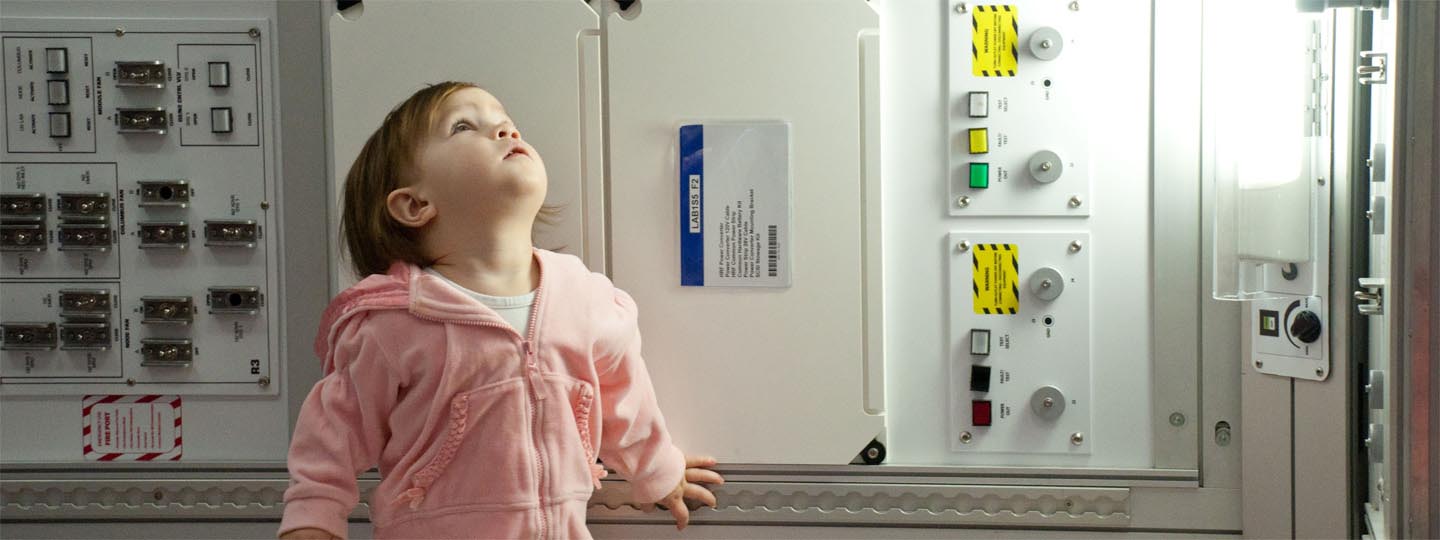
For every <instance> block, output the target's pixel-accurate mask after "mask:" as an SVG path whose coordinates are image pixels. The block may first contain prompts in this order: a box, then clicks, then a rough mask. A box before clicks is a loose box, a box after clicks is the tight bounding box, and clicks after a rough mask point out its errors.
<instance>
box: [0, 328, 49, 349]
mask: <svg viewBox="0 0 1440 540" xmlns="http://www.w3.org/2000/svg"><path fill="white" fill-rule="evenodd" d="M0 335H3V341H0V349H4V350H7V351H46V350H54V349H55V341H56V339H55V336H56V333H55V323H53V322H52V323H46V322H7V323H0Z"/></svg>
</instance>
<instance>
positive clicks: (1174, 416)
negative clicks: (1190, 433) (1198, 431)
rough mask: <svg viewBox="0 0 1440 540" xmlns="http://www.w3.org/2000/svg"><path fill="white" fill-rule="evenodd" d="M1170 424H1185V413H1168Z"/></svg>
mask: <svg viewBox="0 0 1440 540" xmlns="http://www.w3.org/2000/svg"><path fill="white" fill-rule="evenodd" d="M1170 425H1172V426H1175V427H1180V426H1183V425H1185V415H1184V414H1182V413H1180V412H1178V411H1177V412H1173V413H1170Z"/></svg>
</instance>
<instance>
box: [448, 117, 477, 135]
mask: <svg viewBox="0 0 1440 540" xmlns="http://www.w3.org/2000/svg"><path fill="white" fill-rule="evenodd" d="M474 129H475V126H472V125H470V122H467V121H464V120H461V121H459V122H455V125H454V126H453V127H451V128H450V133H459V132H461V131H466V130H471V131H473V130H474Z"/></svg>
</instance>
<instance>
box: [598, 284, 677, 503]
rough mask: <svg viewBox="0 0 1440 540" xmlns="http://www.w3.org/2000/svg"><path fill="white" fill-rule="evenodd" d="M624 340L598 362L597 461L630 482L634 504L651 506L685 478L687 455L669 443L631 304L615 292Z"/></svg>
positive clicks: (624, 296)
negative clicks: (618, 346) (651, 503)
mask: <svg viewBox="0 0 1440 540" xmlns="http://www.w3.org/2000/svg"><path fill="white" fill-rule="evenodd" d="M615 303H616V304H617V305H618V306H619V307H620V309H621V310H622V314H623V315H624V316H623V320H624V321H625V324H624V325H623V331H625V334H626V336H625V339H623V340H622V341H621V346H620V348H618V350H616V351H615V354H611V355H608V356H607V357H604V358H601V359H600V360H599V361H598V362H597V363H596V366H595V367H596V372H597V374H598V375H599V380H600V402H601V407H602V409H601V410H602V413H603V414H604V416H603V421H602V422H603V423H602V424H601V428H600V432H601V434H602V437H601V443H600V459H602V460H604V461H605V464H606V465H608V466H610V467H612V468H614V469H615V470H616V471H617V472H619V473H620V475H621V476H624V477H625V479H626V480H629V481H630V484H631V489H632V491H633V493H634V495H635V500H636V501H637V502H641V503H649V502H655V501H658V500H660V499H661V498H663V497H664V496H666V495H668V494H670V492H671V491H672V490H674V489H675V486H677V485H679V484H680V479H681V478H683V477H684V475H685V455H684V454H683V453H681V452H680V449H678V448H676V447H675V445H674V444H672V443H671V442H670V434H669V432H667V431H666V430H665V419H664V417H662V416H661V414H660V406H659V404H658V403H657V401H656V399H655V388H654V386H652V385H651V384H650V374H649V373H647V372H646V371H645V360H644V359H642V358H641V357H640V328H639V326H638V325H637V324H636V317H635V314H636V308H635V301H634V300H632V299H631V298H630V295H628V294H626V293H625V292H624V291H621V290H619V289H615Z"/></svg>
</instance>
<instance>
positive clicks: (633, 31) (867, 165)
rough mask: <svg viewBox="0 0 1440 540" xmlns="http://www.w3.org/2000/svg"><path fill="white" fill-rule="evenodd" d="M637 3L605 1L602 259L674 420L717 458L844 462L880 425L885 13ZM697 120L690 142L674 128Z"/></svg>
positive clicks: (686, 444) (697, 447)
mask: <svg viewBox="0 0 1440 540" xmlns="http://www.w3.org/2000/svg"><path fill="white" fill-rule="evenodd" d="M630 10H631V11H630V12H626V13H607V14H606V15H605V17H604V33H605V36H606V38H605V39H606V40H607V44H606V50H605V61H606V69H607V86H606V90H607V91H606V93H607V100H608V103H607V113H608V130H607V133H606V140H607V142H608V154H607V156H608V160H609V170H608V178H609V181H610V197H609V205H610V206H609V213H608V217H609V219H610V225H611V229H610V231H609V235H608V236H609V238H610V240H611V242H610V245H609V250H610V253H609V255H610V264H611V267H610V268H611V270H612V277H613V278H614V279H615V281H616V283H617V284H619V285H620V286H621V287H622V288H624V289H626V290H627V291H629V292H630V293H631V294H632V295H633V296H634V298H635V300H636V302H637V303H638V305H639V307H640V327H641V331H642V332H643V336H644V354H645V357H646V361H647V362H648V364H649V368H650V372H651V374H652V375H653V377H654V381H655V385H656V389H657V391H658V393H659V396H660V404H661V406H662V407H663V408H664V411H665V414H666V416H667V419H668V421H669V423H670V427H671V432H672V433H673V434H674V436H675V439H676V441H677V443H678V444H679V445H680V446H681V447H682V448H684V449H685V450H686V451H688V452H691V453H705V454H713V455H715V456H716V457H718V458H719V459H720V460H721V461H724V462H730V463H784V464H843V463H848V462H850V461H851V459H853V458H854V457H855V456H856V454H858V453H859V452H860V450H861V449H862V448H864V446H865V445H866V444H867V443H868V442H870V440H871V439H872V438H874V437H876V436H877V435H880V434H881V431H882V430H883V429H884V417H883V416H882V415H883V408H884V403H883V401H884V400H883V394H882V392H883V388H884V383H883V380H882V377H883V364H882V363H881V358H880V351H882V350H883V349H882V347H881V346H882V343H881V336H882V333H881V332H882V329H883V328H882V325H881V315H880V313H881V310H880V307H881V304H880V296H879V292H880V291H879V287H880V278H881V276H880V267H879V262H878V261H879V258H880V245H879V235H878V231H879V227H880V216H879V202H880V201H879V177H878V163H879V161H878V160H879V143H878V139H877V134H878V128H879V126H878V112H877V111H878V109H877V108H876V107H878V103H879V101H878V98H879V96H878V84H877V82H876V79H875V77H878V75H879V70H878V67H879V66H878V39H877V38H878V34H877V30H875V29H877V28H878V27H879V17H878V15H877V14H876V13H875V11H874V10H873V9H872V8H871V7H870V6H869V5H868V4H866V2H864V1H862V0H847V1H843V2H842V1H813V0H811V1H806V0H783V1H777V0H767V1H740V2H701V1H678V0H677V1H666V0H643V1H642V2H639V3H637V4H635V6H633V7H631V8H630ZM635 11H638V13H635ZM697 125H700V126H704V128H703V133H704V141H703V143H701V142H699V141H698V140H697V139H686V140H682V139H684V138H683V137H682V131H683V130H682V126H697ZM736 126H751V127H752V128H753V129H750V130H748V131H747V130H746V129H744V128H743V127H742V128H737V127H736ZM787 126H788V128H787ZM692 129H694V128H692ZM691 133H696V134H697V135H696V136H699V135H698V133H699V132H691ZM682 143H684V144H683V145H682ZM686 145H692V146H693V147H691V146H686ZM737 149H739V150H737ZM682 154H683V157H684V159H681V156H682ZM697 158H698V159H699V160H702V161H703V165H699V164H697V163H696V159H697ZM682 161H683V162H684V163H683V164H682V163H681V162H682ZM786 165H788V174H786V173H785V172H784V171H785V170H786ZM692 168H693V169H694V170H691V169H692ZM682 170H683V171H684V173H685V175H684V179H685V181H686V183H685V189H684V191H682V190H681V180H682ZM747 171H748V172H747ZM702 181H703V188H702V187H701V184H702ZM702 189H703V199H704V202H703V209H704V211H703V213H704V215H703V219H704V221H705V223H704V225H703V226H702V225H701V224H700V223H699V222H698V221H696V222H692V221H690V218H692V217H695V218H700V217H701V216H700V213H701V212H700V209H701V208H702V206H701V204H702V203H701V199H702V197H701V196H700V195H701V193H702V192H701V190H702ZM752 189H753V193H752V191H751V190H752ZM682 195H683V196H684V198H683V199H682ZM691 195H695V198H694V199H691ZM692 201H693V206H692ZM767 205H768V206H767ZM727 206H729V207H730V208H729V209H728V210H727V208H726V207H727ZM682 208H684V214H683V217H682ZM752 208H754V209H755V212H754V213H753V214H751V209H752ZM777 211H778V212H779V215H780V216H781V217H779V218H774V216H775V215H776V214H775V213H774V212H777ZM692 214H693V215H692ZM767 216H768V217H767ZM771 218H774V219H778V223H775V224H774V225H775V226H776V229H774V230H775V231H776V232H775V234H774V235H773V236H768V237H767V236H766V234H763V233H761V232H760V231H767V230H768V225H767V224H766V223H768V222H763V223H762V221H763V220H764V219H771ZM702 230H703V231H704V232H703V234H701V233H700V232H698V231H702ZM702 237H703V238H702ZM682 238H683V239H685V240H684V241H685V242H691V241H693V242H695V244H693V245H689V246H685V247H682ZM686 250H697V251H694V252H695V253H703V258H695V259H691V260H690V261H689V262H686V263H682V251H685V252H686V253H691V251H686ZM772 261H773V262H772ZM747 263H749V264H748V265H747ZM772 264H773V265H774V266H770V265H772ZM687 265H693V266H687ZM787 265H788V266H787ZM702 268H703V271H702ZM772 269H774V270H777V271H776V272H774V273H773V275H772V273H771V270H772ZM747 272H754V274H747ZM787 273H788V279H787V276H786V274H787ZM737 274H738V276H739V279H731V278H734V277H736V275H737ZM682 276H684V279H685V280H686V282H687V283H691V285H682ZM747 276H749V277H747ZM747 280H748V281H747ZM700 282H703V283H705V285H698V283H700ZM736 285H740V286H736Z"/></svg>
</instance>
